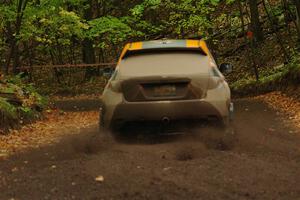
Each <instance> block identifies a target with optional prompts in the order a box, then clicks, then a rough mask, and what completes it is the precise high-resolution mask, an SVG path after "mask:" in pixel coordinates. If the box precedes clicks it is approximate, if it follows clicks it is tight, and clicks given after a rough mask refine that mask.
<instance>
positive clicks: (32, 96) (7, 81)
mask: <svg viewBox="0 0 300 200" xmlns="http://www.w3.org/2000/svg"><path fill="white" fill-rule="evenodd" d="M46 105H47V98H45V97H43V96H41V95H40V94H39V93H38V92H36V89H35V88H34V86H33V85H32V84H28V83H26V81H25V80H24V79H22V78H21V75H18V76H11V77H5V78H4V77H1V78H0V133H1V132H2V133H4V132H6V131H8V130H9V129H11V128H16V127H18V126H19V125H21V124H24V123H27V122H30V121H32V120H35V119H37V118H39V117H40V116H41V112H42V110H43V109H44V108H45V107H46Z"/></svg>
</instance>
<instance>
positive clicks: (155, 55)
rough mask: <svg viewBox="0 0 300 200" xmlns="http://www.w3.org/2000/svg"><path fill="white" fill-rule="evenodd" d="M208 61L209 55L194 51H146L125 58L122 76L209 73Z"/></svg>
mask: <svg viewBox="0 0 300 200" xmlns="http://www.w3.org/2000/svg"><path fill="white" fill-rule="evenodd" d="M208 63H209V62H208V56H205V55H203V54H201V53H199V52H194V51H192V52H190V51H171V52H160V51H159V52H144V53H139V54H136V55H131V56H128V57H126V58H124V59H123V60H122V61H121V63H120V73H121V75H122V76H143V75H153V76H154V75H162V76H163V75H172V74H177V75H178V74H179V73H181V74H182V75H184V74H191V73H207V72H208V69H209V64H208Z"/></svg>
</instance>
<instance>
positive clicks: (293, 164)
mask: <svg viewBox="0 0 300 200" xmlns="http://www.w3.org/2000/svg"><path fill="white" fill-rule="evenodd" d="M282 121H283V120H282V117H280V116H279V115H277V114H276V112H275V111H272V110H270V109H269V108H268V107H267V106H266V105H264V104H263V103H261V102H259V101H254V100H238V101H237V102H236V116H235V126H236V132H237V135H236V137H235V139H234V143H231V144H230V146H229V148H220V145H219V141H217V140H215V136H210V135H209V134H207V132H206V131H205V130H200V129H199V130H194V131H193V133H189V134H185V135H180V136H164V137H162V136H161V137H147V136H139V137H133V138H129V139H128V140H120V141H115V140H114V139H111V138H110V137H109V136H103V134H102V136H99V134H98V132H97V125H96V123H97V121H96V120H95V122H94V125H92V126H90V127H88V128H85V129H83V130H82V131H80V134H76V135H72V134H66V135H65V136H64V137H63V139H62V140H61V141H60V142H59V143H58V144H55V145H49V146H45V147H41V148H38V149H34V150H31V151H28V152H27V153H21V154H17V155H15V156H12V157H10V158H8V159H7V160H3V161H0V199H3V200H5V199H7V200H8V199H15V200H18V199H20V200H27V199H33V200H34V199H171V200H174V199H205V200H210V199H211V200H216V199H281V200H282V199H300V186H299V182H300V132H297V131H298V130H296V129H293V128H288V127H286V125H285V124H283V122H282ZM74 123H76V122H74ZM95 135H97V136H95ZM96 179H97V180H96Z"/></svg>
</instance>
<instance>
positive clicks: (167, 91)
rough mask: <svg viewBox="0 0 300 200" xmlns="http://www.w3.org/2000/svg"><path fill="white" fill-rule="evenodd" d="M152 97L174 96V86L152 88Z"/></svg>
mask: <svg viewBox="0 0 300 200" xmlns="http://www.w3.org/2000/svg"><path fill="white" fill-rule="evenodd" d="M154 96H156V97H165V96H176V86H175V85H162V86H157V87H155V88H154Z"/></svg>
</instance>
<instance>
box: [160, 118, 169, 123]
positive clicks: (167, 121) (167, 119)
mask: <svg viewBox="0 0 300 200" xmlns="http://www.w3.org/2000/svg"><path fill="white" fill-rule="evenodd" d="M161 121H162V123H163V124H169V123H170V118H169V117H163V118H162V120H161Z"/></svg>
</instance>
